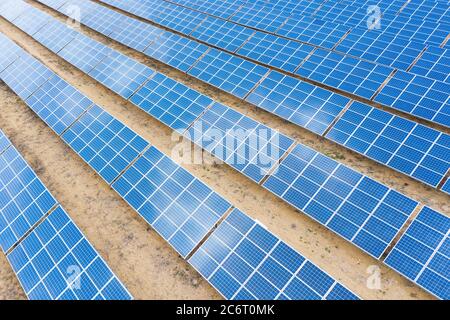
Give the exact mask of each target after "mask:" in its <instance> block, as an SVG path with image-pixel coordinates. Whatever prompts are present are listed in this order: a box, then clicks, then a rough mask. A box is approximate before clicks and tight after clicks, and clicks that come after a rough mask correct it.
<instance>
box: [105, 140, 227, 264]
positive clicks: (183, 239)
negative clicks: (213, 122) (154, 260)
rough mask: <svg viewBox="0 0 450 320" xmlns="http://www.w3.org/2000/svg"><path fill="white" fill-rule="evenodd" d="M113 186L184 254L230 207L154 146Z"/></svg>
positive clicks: (197, 242)
mask: <svg viewBox="0 0 450 320" xmlns="http://www.w3.org/2000/svg"><path fill="white" fill-rule="evenodd" d="M112 187H113V188H114V190H116V191H117V192H118V193H119V194H120V195H121V196H122V197H123V198H124V199H125V201H127V202H128V203H129V204H130V206H131V207H133V208H134V209H135V210H136V211H137V212H138V213H139V214H140V215H141V216H142V217H143V218H144V219H145V220H146V221H147V222H148V223H149V224H150V225H151V226H152V227H153V228H154V229H155V230H156V231H157V232H158V233H159V234H160V235H161V236H162V237H163V238H164V239H165V240H166V241H167V242H169V244H171V245H172V246H173V248H174V249H175V250H176V251H177V252H178V253H179V254H180V255H181V256H183V257H186V256H187V255H188V254H189V253H190V252H191V251H192V250H193V249H194V248H195V247H196V246H197V245H198V244H199V243H200V241H201V240H202V239H203V238H204V237H205V236H206V235H207V234H208V233H209V232H210V230H211V229H212V228H213V227H214V225H215V224H216V223H217V222H218V221H219V220H220V218H221V217H222V216H223V215H224V214H225V213H226V212H227V211H228V209H229V208H230V207H231V205H230V204H229V203H228V202H227V201H226V200H224V199H223V198H221V197H220V196H219V195H218V194H217V193H215V192H214V191H212V190H211V189H210V188H209V187H207V186H206V185H205V184H203V183H202V182H201V181H200V180H198V179H197V178H195V177H194V176H192V175H191V174H190V173H189V172H187V171H186V170H185V169H183V168H182V167H181V166H179V165H178V164H176V163H175V162H173V161H172V160H171V159H170V158H168V157H167V156H165V155H164V154H162V153H161V152H160V151H159V150H157V149H156V148H154V147H151V148H150V149H149V150H147V151H146V152H145V153H144V155H143V156H142V157H140V158H139V159H138V160H137V161H136V162H135V163H134V164H133V165H132V166H131V167H130V168H129V169H127V171H125V173H124V174H123V175H122V176H121V177H120V178H119V179H118V180H117V181H116V182H115V183H114V184H113V185H112Z"/></svg>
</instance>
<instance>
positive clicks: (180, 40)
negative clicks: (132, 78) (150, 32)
mask: <svg viewBox="0 0 450 320" xmlns="http://www.w3.org/2000/svg"><path fill="white" fill-rule="evenodd" d="M207 50H208V46H206V45H203V44H200V43H198V42H196V41H192V40H190V39H188V38H185V37H181V36H179V35H177V34H175V33H172V32H168V31H164V32H163V31H162V30H161V35H160V36H159V37H158V38H157V39H156V40H155V41H154V42H152V44H151V45H150V46H149V47H148V48H147V49H146V50H145V51H144V53H145V54H146V55H148V56H149V57H152V58H154V59H156V60H158V61H161V62H163V63H165V64H168V65H170V66H172V67H174V68H176V69H178V70H181V71H182V72H187V71H188V70H189V69H190V68H191V66H192V65H193V64H194V63H195V62H196V61H197V60H198V59H200V57H201V56H203V54H204V53H205V52H206V51H207Z"/></svg>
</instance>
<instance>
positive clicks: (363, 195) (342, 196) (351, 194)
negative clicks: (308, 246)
mask: <svg viewBox="0 0 450 320" xmlns="http://www.w3.org/2000/svg"><path fill="white" fill-rule="evenodd" d="M263 186H264V187H265V188H267V189H268V190H269V191H271V192H273V193H274V194H275V195H277V196H279V197H280V198H282V199H284V200H285V201H286V202H288V203H290V204H291V205H292V206H294V207H295V208H297V209H299V210H301V211H303V212H304V213H306V214H307V215H308V216H310V217H312V218H313V219H315V220H316V221H318V222H319V223H321V224H322V225H324V226H326V227H328V228H329V229H331V230H333V231H334V232H336V233H337V234H339V235H340V236H342V237H344V238H345V239H347V240H348V241H350V242H351V243H353V244H355V245H356V246H358V247H360V248H361V249H362V250H364V251H366V252H367V253H369V254H370V255H372V256H374V257H375V258H379V257H380V256H381V255H382V254H383V252H384V251H385V250H386V248H387V247H388V246H389V244H390V243H391V241H392V240H393V239H394V238H395V236H396V235H397V233H398V232H399V231H400V229H401V228H402V226H403V225H404V223H405V222H406V221H407V219H408V218H409V216H410V215H411V214H412V212H413V211H414V209H415V208H416V206H417V202H415V201H414V200H412V199H410V198H407V197H405V196H403V195H402V194H400V193H398V192H396V191H394V190H392V189H389V188H388V187H386V186H384V185H382V184H380V183H378V182H376V181H374V180H372V179H370V178H368V177H366V176H363V175H361V174H360V173H358V172H356V171H354V170H352V169H350V168H348V167H346V166H344V165H342V164H339V163H338V162H336V161H334V160H332V159H330V158H328V157H326V156H324V155H323V154H321V153H318V152H316V151H314V150H312V149H310V148H308V147H306V146H303V145H298V146H296V147H295V148H294V150H293V151H292V152H291V153H290V154H289V155H288V156H287V157H286V158H285V159H284V160H283V161H282V162H281V164H280V166H279V168H277V170H276V171H275V173H274V174H273V175H271V176H270V177H269V179H267V180H266V182H265V183H264V185H263Z"/></svg>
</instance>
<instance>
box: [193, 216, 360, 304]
mask: <svg viewBox="0 0 450 320" xmlns="http://www.w3.org/2000/svg"><path fill="white" fill-rule="evenodd" d="M189 263H190V264H192V265H193V266H194V268H195V269H197V270H198V271H199V272H200V273H201V274H202V276H203V277H205V279H207V280H208V282H209V283H211V285H212V286H214V287H215V288H216V289H217V290H218V291H219V292H220V293H221V294H222V295H223V296H224V297H225V298H226V299H232V300H255V299H258V300H275V299H279V300H320V299H323V300H335V299H345V300H354V299H357V297H356V296H355V295H354V294H352V293H351V292H350V291H348V290H347V289H345V288H344V287H342V286H341V285H340V284H339V283H337V282H336V281H335V280H333V279H332V278H331V277H330V276H328V275H327V274H326V273H325V272H323V271H322V270H320V269H319V268H318V267H316V266H315V265H314V264H312V263H311V262H310V261H308V260H307V259H306V258H304V257H303V256H301V255H300V254H299V253H297V252H296V251H294V250H293V249H292V248H290V247H289V246H288V245H287V244H286V243H284V242H283V241H281V240H280V239H279V238H278V237H276V236H275V235H273V234H272V233H270V232H269V231H267V230H266V229H264V228H263V227H262V226H261V225H260V224H258V223H257V222H255V221H254V220H253V219H251V218H249V217H248V216H247V215H245V214H244V213H242V212H241V211H239V210H237V209H235V210H233V212H231V213H230V215H229V216H228V217H227V218H226V219H225V220H224V222H222V223H221V224H220V225H219V227H218V228H217V229H216V230H215V231H214V232H213V234H212V235H211V236H210V237H209V238H208V240H206V242H205V243H204V244H202V246H201V247H200V248H199V249H198V250H197V251H196V252H195V253H194V255H193V256H192V257H191V258H190V260H189Z"/></svg>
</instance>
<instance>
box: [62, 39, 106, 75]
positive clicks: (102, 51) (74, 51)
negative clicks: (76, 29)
mask: <svg viewBox="0 0 450 320" xmlns="http://www.w3.org/2000/svg"><path fill="white" fill-rule="evenodd" d="M113 51H114V50H113V49H111V48H109V47H107V46H105V45H103V44H101V43H100V42H98V41H95V40H93V39H91V38H89V37H87V36H85V35H83V34H81V33H78V34H77V36H76V37H75V39H73V40H72V41H71V42H70V43H69V44H68V45H67V46H65V47H64V48H63V49H62V50H61V51H59V52H58V55H59V56H60V57H62V58H63V59H64V60H67V61H68V62H69V63H71V64H73V65H74V66H75V67H77V68H78V69H80V70H81V71H83V72H85V73H89V72H90V71H91V70H92V69H94V68H95V67H96V66H97V65H98V64H99V63H100V62H101V61H102V60H103V59H105V58H106V57H107V56H108V55H109V54H111V53H112V52H113Z"/></svg>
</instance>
